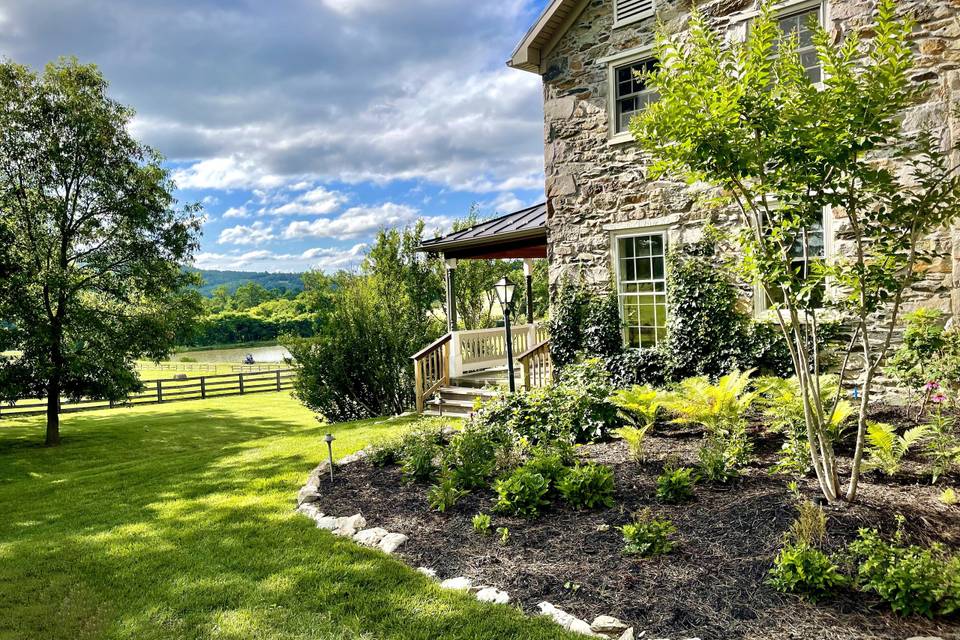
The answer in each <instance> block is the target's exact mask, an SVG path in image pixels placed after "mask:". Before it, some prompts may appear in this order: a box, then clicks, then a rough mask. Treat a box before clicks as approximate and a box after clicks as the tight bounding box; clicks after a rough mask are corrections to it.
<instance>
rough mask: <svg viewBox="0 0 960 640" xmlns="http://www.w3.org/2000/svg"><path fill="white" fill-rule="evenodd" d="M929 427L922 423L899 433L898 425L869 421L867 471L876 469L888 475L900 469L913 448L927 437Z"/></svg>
mask: <svg viewBox="0 0 960 640" xmlns="http://www.w3.org/2000/svg"><path fill="white" fill-rule="evenodd" d="M928 430H929V427H928V426H927V425H925V424H920V425H917V426H915V427H911V428H910V429H907V430H906V431H905V432H904V433H903V435H902V436H901V435H897V432H896V427H894V426H892V425H889V424H884V423H882V422H868V423H867V438H866V451H867V459H866V460H864V462H863V469H864V470H865V471H867V470H871V469H876V470H877V471H879V472H880V473H882V474H884V475H886V476H892V475H894V474H896V473H897V471H899V470H900V463H901V462H902V461H903V458H904V456H906V455H907V453H908V452H909V451H910V449H911V448H913V446H914V445H915V444H917V443H918V442H920V441H921V440H922V439H923V438H925V437H926V435H927V431H928Z"/></svg>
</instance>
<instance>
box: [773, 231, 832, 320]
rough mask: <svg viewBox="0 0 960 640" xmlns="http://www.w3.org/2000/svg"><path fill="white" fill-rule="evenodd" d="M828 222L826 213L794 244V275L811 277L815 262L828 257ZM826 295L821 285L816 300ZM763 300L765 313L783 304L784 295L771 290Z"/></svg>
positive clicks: (792, 262) (792, 251) (792, 256)
mask: <svg viewBox="0 0 960 640" xmlns="http://www.w3.org/2000/svg"><path fill="white" fill-rule="evenodd" d="M828 221H829V218H828V217H827V215H826V213H825V214H824V216H823V218H822V219H821V220H820V222H817V223H815V224H813V225H812V226H810V227H809V228H808V229H806V230H805V231H804V233H802V234H801V235H800V236H799V237H797V239H796V240H795V241H794V243H793V249H792V250H791V252H790V256H791V266H792V268H793V271H794V273H796V274H798V275H799V276H800V277H802V278H806V277H807V276H808V275H810V270H811V268H812V265H813V264H814V263H815V262H818V261H822V260H824V259H825V258H826V257H827V234H828V232H829V231H828V229H827V222H828ZM825 294H826V288H825V287H824V286H823V285H821V286H820V290H819V291H815V292H814V299H815V300H818V301H822V300H823V298H824V295H825ZM761 299H762V300H763V305H762V309H760V310H761V311H763V310H766V309H770V308H771V307H773V306H774V305H775V304H778V303H781V302H783V293H782V292H781V291H777V290H771V291H770V294H769V296H768V295H766V294H763V293H761Z"/></svg>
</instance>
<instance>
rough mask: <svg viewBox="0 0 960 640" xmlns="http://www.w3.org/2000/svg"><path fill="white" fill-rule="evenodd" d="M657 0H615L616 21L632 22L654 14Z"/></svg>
mask: <svg viewBox="0 0 960 640" xmlns="http://www.w3.org/2000/svg"><path fill="white" fill-rule="evenodd" d="M654 1H655V0H614V2H615V3H616V13H617V15H616V22H618V23H620V22H630V21H633V20H639V19H640V18H645V17H647V16H652V15H653V9H654Z"/></svg>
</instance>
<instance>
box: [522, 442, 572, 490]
mask: <svg viewBox="0 0 960 640" xmlns="http://www.w3.org/2000/svg"><path fill="white" fill-rule="evenodd" d="M572 462H573V451H572V449H571V448H570V447H569V445H568V446H567V447H563V446H544V445H541V446H538V447H535V448H534V449H533V450H532V451H531V455H530V459H529V460H528V461H527V462H526V463H525V464H524V465H523V466H524V468H525V469H528V470H530V471H532V472H534V473H539V474H540V475H542V476H543V477H544V478H545V479H546V480H547V482H549V483H550V485H551V486H556V484H557V482H559V481H560V479H561V478H562V477H563V476H564V475H565V474H566V473H567V472H568V471H569V469H568V468H567V467H568V466H569V465H570V464H571V463H572Z"/></svg>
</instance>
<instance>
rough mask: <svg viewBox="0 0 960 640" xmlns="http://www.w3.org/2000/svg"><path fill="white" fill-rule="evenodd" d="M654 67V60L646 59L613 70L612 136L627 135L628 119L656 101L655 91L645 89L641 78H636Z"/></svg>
mask: <svg viewBox="0 0 960 640" xmlns="http://www.w3.org/2000/svg"><path fill="white" fill-rule="evenodd" d="M656 66H657V61H656V60H655V59H653V58H647V59H645V60H638V61H636V62H631V63H629V64H625V65H623V66H619V67H614V68H613V82H614V87H613V95H614V102H613V104H614V110H613V113H612V114H611V115H612V116H613V117H612V122H613V131H612V133H613V134H614V135H618V134H627V133H628V132H629V127H630V119H631V118H633V116H634V115H635V114H636V113H637V112H639V111H642V110H643V109H644V108H645V107H646V106H647V105H648V104H650V103H651V102H654V101H655V100H656V99H657V93H656V91H653V90H652V89H650V88H649V87H647V85H646V82H645V81H644V80H643V78H640V77H638V76H637V74H638V73H646V72H649V71H652V70H653V69H655V68H656Z"/></svg>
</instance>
